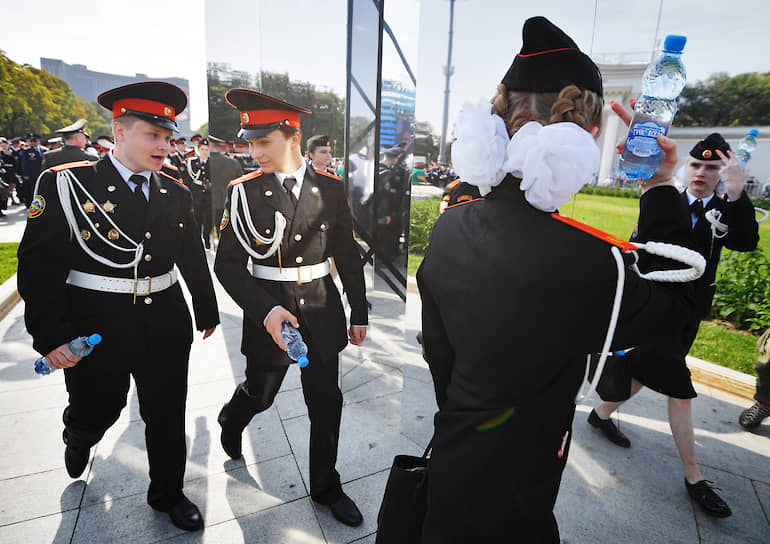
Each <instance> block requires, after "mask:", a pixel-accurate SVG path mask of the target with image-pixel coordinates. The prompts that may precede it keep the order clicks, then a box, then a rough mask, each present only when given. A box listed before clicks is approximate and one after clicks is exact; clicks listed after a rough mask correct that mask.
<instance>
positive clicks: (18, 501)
mask: <svg viewBox="0 0 770 544" xmlns="http://www.w3.org/2000/svg"><path fill="white" fill-rule="evenodd" d="M217 288H218V294H219V300H220V309H221V317H222V321H223V324H222V326H221V327H219V328H218V329H217V331H216V333H215V334H214V336H213V337H212V338H210V339H208V340H206V341H205V342H204V341H201V340H200V339H199V338H198V339H196V341H195V344H194V345H193V350H192V360H191V364H190V377H189V383H190V388H189V398H188V406H187V413H188V419H187V435H188V462H187V473H186V486H185V492H186V493H187V495H188V496H189V497H190V498H191V499H192V500H193V501H194V502H196V503H197V504H198V505H199V506H200V507H201V509H202V511H203V513H204V516H205V519H206V529H205V530H204V531H203V532H198V533H191V534H188V533H184V532H183V531H180V530H178V529H176V528H175V527H174V526H173V525H172V524H171V523H170V522H169V520H168V517H167V516H166V515H165V514H159V513H157V512H155V511H153V510H152V509H150V508H149V507H148V506H147V505H146V503H145V491H146V488H147V484H148V481H149V480H148V476H147V458H146V454H145V451H144V429H143V427H144V425H143V423H142V421H141V419H140V417H139V411H138V405H137V401H136V393H135V391H134V390H133V389H132V392H131V394H130V401H129V405H128V406H127V408H126V409H125V410H124V412H123V415H122V417H121V418H120V420H119V421H118V422H117V423H116V424H115V425H114V426H113V427H112V428H111V429H110V430H109V431H108V432H107V434H106V435H105V436H104V438H103V439H102V441H101V442H100V443H99V444H97V446H96V447H94V448H93V449H92V459H91V462H90V464H89V467H88V468H87V470H86V472H85V473H84V475H83V477H82V479H79V480H75V481H73V480H72V479H70V478H69V477H68V475H67V473H66V470H65V469H64V462H63V451H64V446H63V444H62V442H61V430H62V422H61V411H62V408H63V407H64V406H65V405H66V402H67V396H66V392H65V390H64V384H63V376H62V374H61V373H60V372H57V373H55V374H53V375H51V376H48V377H38V376H37V375H35V374H34V373H33V371H32V362H33V361H34V359H35V358H36V354H35V353H34V352H33V350H32V348H31V340H30V338H29V336H28V335H27V334H26V332H25V330H24V323H23V304H19V305H18V306H17V307H16V308H15V309H14V310H13V311H12V312H11V314H10V315H9V316H8V317H7V318H6V319H5V320H3V321H2V322H0V339H1V340H2V342H0V452H2V455H1V456H0V543H34V544H36V543H49V542H54V543H84V544H85V543H87V544H96V543H101V542H105V543H106V542H119V543H121V544H126V543H134V542H135V543H142V544H146V543H154V542H172V543H179V542H195V543H215V544H223V543H241V542H248V543H266V544H276V543H295V544H315V543H360V544H363V543H366V544H373V543H374V539H375V536H374V532H375V529H376V514H377V509H378V508H379V503H380V499H381V496H382V492H383V489H384V486H385V482H386V480H387V476H388V469H389V467H390V465H391V462H392V459H393V456H394V455H396V454H399V453H411V454H418V453H420V452H421V451H422V448H423V447H424V446H425V444H426V443H427V441H428V439H429V438H430V435H431V430H432V417H433V414H434V411H435V403H434V397H433V386H432V384H431V379H430V374H429V372H428V370H427V367H426V365H425V363H424V362H423V361H422V358H421V356H420V351H419V349H418V346H417V345H416V343H415V341H414V336H415V333H416V331H417V329H418V327H419V298H417V297H416V296H415V295H410V296H409V297H410V298H409V302H408V308H407V315H406V341H404V331H403V321H402V320H400V319H396V318H393V317H390V316H392V309H393V308H394V306H397V302H396V301H395V300H394V299H391V298H388V297H374V298H372V300H371V301H372V303H373V312H372V314H373V315H372V317H371V322H372V326H371V327H370V329H369V337H368V338H367V341H366V343H365V345H364V346H362V347H360V348H357V347H354V346H351V347H349V348H348V349H347V350H345V351H344V352H343V354H342V356H341V365H340V367H341V368H340V380H341V384H342V389H343V393H344V396H345V407H344V409H343V416H342V430H341V443H340V451H339V461H338V464H337V468H338V470H339V472H340V474H341V476H342V479H343V483H344V488H345V491H346V492H347V493H348V494H349V495H350V496H351V497H352V498H353V499H354V500H355V501H356V502H357V503H358V505H359V507H360V508H361V510H362V511H363V514H364V519H365V521H364V524H363V525H362V526H361V527H359V528H355V529H353V528H348V527H345V526H343V525H340V524H339V523H337V522H336V521H335V520H334V519H333V518H332V516H331V514H330V513H329V511H328V509H326V508H324V507H319V506H317V505H315V504H314V503H313V502H312V501H311V500H310V499H309V498H308V490H307V482H308V429H309V422H308V418H307V413H306V408H305V406H304V402H303V398H302V391H301V387H300V381H299V372H298V369H297V367H296V365H294V366H293V367H292V368H291V369H290V371H289V373H288V375H287V377H286V380H285V382H284V384H283V387H282V388H281V392H280V393H279V394H278V396H277V398H276V402H275V404H274V405H273V406H272V407H271V408H270V409H269V410H267V411H266V412H264V413H262V414H260V415H258V416H257V417H255V418H254V420H253V421H252V423H251V425H249V427H248V429H247V431H246V433H245V435H244V458H243V459H241V460H238V461H232V460H229V459H228V458H227V456H226V455H225V453H224V452H223V451H222V448H221V446H220V445H219V426H218V424H217V422H216V416H217V413H218V411H219V408H220V407H221V405H222V403H223V402H225V401H226V400H227V399H228V398H229V396H230V395H231V393H232V390H233V386H234V384H236V383H237V382H238V381H240V380H241V379H242V378H243V372H244V365H245V361H244V358H243V356H242V355H241V354H240V351H239V345H240V334H241V333H240V311H239V310H238V309H237V307H236V306H235V304H234V303H233V302H232V301H231V300H230V299H229V297H227V295H226V294H225V293H224V292H223V291H222V290H221V288H219V286H217ZM311 364H312V363H311ZM699 390H700V396H699V397H698V399H697V400H696V401H695V404H694V405H695V411H694V420H695V423H696V427H697V428H696V440H697V452H698V458H699V461H700V462H701V463H702V465H701V466H702V472H703V473H704V475H705V476H706V477H707V478H709V479H712V480H714V481H715V482H716V483H717V485H718V486H719V487H721V488H722V489H723V496H724V497H725V499H726V500H727V502H728V503H729V504H730V505H731V507H732V508H733V511H734V515H733V516H732V517H731V518H728V519H724V520H714V519H711V518H708V517H707V516H705V515H704V514H703V513H702V512H701V511H700V510H699V509H698V508H697V506H695V505H693V504H692V503H691V502H690V500H689V498H688V497H687V494H686V491H685V489H684V485H683V483H682V471H681V467H680V463H679V458H678V455H677V453H676V448H675V446H674V442H673V440H672V438H671V435H670V432H669V429H668V423H667V417H666V401H665V398H664V397H662V396H660V395H657V394H654V393H650V392H642V393H640V395H638V397H637V398H635V399H634V400H633V401H631V402H630V403H629V404H628V405H627V407H626V408H625V409H624V410H623V412H622V414H621V416H620V420H621V425H622V428H623V430H624V432H626V433H627V434H628V436H629V438H630V439H631V441H632V442H633V446H632V448H630V449H628V450H624V449H620V448H618V447H616V446H614V445H612V444H610V443H608V442H607V441H605V440H603V439H602V438H601V437H600V436H599V435H598V434H596V432H595V431H594V430H593V429H592V428H591V427H589V426H588V425H587V424H586V421H585V420H586V417H587V415H588V413H589V411H590V409H591V407H590V406H580V407H579V408H578V412H577V415H576V419H575V426H574V436H575V439H574V441H573V446H572V450H571V455H570V460H569V464H568V467H567V469H566V471H565V473H564V478H563V482H562V486H561V493H560V496H559V500H558V503H557V505H556V516H557V519H558V521H559V525H560V529H561V534H562V540H563V542H565V543H569V544H578V543H581V544H582V543H587V544H596V543H608V544H609V543H618V542H633V543H672V542H677V543H714V544H717V543H718V544H730V543H735V544H738V543H741V544H744V543H757V544H760V543H764V544H766V543H768V542H770V523H768V514H770V463H769V462H768V457H770V425H769V424H768V423H767V422H766V423H765V424H764V425H762V427H760V429H759V430H758V431H757V432H755V433H747V432H745V431H743V430H742V429H741V428H740V427H739V426H738V425H737V423H736V420H737V417H738V414H739V412H740V410H741V409H742V408H743V407H745V406H746V405H747V403H746V401H742V400H738V399H736V398H733V397H730V396H728V395H725V394H722V393H718V392H715V391H710V390H708V389H706V388H700V389H699ZM595 403H596V401H595V400H594V401H593V402H592V403H591V404H595ZM464 500H469V504H472V498H464ZM469 544H475V543H469Z"/></svg>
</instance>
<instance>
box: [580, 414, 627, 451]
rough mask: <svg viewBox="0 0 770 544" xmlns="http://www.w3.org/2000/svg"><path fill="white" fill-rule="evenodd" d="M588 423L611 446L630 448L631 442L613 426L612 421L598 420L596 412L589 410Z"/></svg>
mask: <svg viewBox="0 0 770 544" xmlns="http://www.w3.org/2000/svg"><path fill="white" fill-rule="evenodd" d="M588 423H590V424H591V425H592V426H594V427H596V428H597V429H599V430H600V431H601V432H602V434H603V435H604V436H605V438H607V440H609V441H610V442H612V443H613V444H617V445H618V446H620V447H622V448H630V447H631V441H630V440H629V439H628V437H627V436H626V435H624V434H623V433H622V432H620V429H618V428H617V427H616V426H615V424H614V423H613V422H612V420H611V419H602V418H600V417H599V414H597V413H596V410H591V413H590V414H589V416H588Z"/></svg>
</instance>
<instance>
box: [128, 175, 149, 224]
mask: <svg viewBox="0 0 770 544" xmlns="http://www.w3.org/2000/svg"><path fill="white" fill-rule="evenodd" d="M128 180H129V181H133V182H134V183H135V184H136V187H134V200H135V201H136V204H137V208H138V209H139V210H141V211H140V213H141V216H140V217H139V220H140V222H141V224H142V225H144V220H145V218H146V217H147V197H145V196H144V191H142V188H143V187H144V184H145V183H147V178H145V177H144V176H140V175H139V174H134V175H133V176H131V177H130V178H128Z"/></svg>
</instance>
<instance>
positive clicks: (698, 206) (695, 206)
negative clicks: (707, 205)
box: [690, 198, 703, 227]
mask: <svg viewBox="0 0 770 544" xmlns="http://www.w3.org/2000/svg"><path fill="white" fill-rule="evenodd" d="M690 213H691V214H692V215H694V216H695V224H696V225H697V224H698V221H700V220H701V219H702V218H703V201H702V200H701V199H700V198H699V199H697V200H694V201H693V203H692V204H690ZM694 226H695V225H693V227H694Z"/></svg>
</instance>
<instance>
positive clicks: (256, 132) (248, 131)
mask: <svg viewBox="0 0 770 544" xmlns="http://www.w3.org/2000/svg"><path fill="white" fill-rule="evenodd" d="M278 128H279V127H267V128H242V129H241V130H239V131H238V137H239V138H242V139H244V140H250V139H252V138H261V137H262V136H266V135H268V134H270V133H271V132H273V131H274V130H278Z"/></svg>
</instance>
